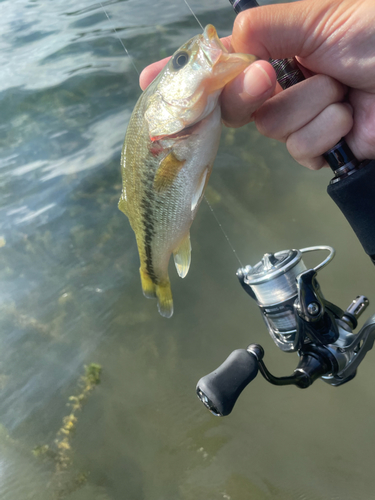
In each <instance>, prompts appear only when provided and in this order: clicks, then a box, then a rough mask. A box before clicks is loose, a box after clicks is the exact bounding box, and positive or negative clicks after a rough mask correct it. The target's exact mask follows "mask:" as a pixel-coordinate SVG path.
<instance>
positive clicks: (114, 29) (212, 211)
mask: <svg viewBox="0 0 375 500" xmlns="http://www.w3.org/2000/svg"><path fill="white" fill-rule="evenodd" d="M183 1H184V2H185V4H186V6H187V7H188V9H189V10H190V12H191V13H192V15H193V16H194V18H195V19H196V21H197V23H198V24H199V26H200V27H201V29H202V31H204V28H203V26H202V24H201V23H200V21H199V19H198V17H197V16H196V15H195V13H194V11H193V9H192V8H191V7H190V5H189V3H188V2H187V0H183ZM99 5H100V7H101V8H102V10H103V12H104V14H105V15H106V17H107V19H108V21H110V22H111V21H112V19H111V18H110V17H109V15H108V13H107V11H106V10H105V8H104V6H103V4H102V2H99ZM112 29H113V31H114V32H115V34H116V37H117V39H118V40H119V42H120V43H121V45H122V47H123V49H124V51H125V53H126V55H127V56H128V57H129V59H130V62H131V63H132V65H133V68H134V69H135V71H136V72H137V74H138V76H139V74H140V73H139V71H138V68H137V66H136V65H135V64H134V61H133V58H132V57H131V56H130V54H129V52H128V50H127V48H126V47H125V45H124V43H123V41H122V40H121V38H120V35H119V34H118V32H117V30H116V28H115V27H114V26H112ZM204 199H205V201H206V203H207V205H208V207H209V209H210V211H211V213H212V215H213V216H214V218H215V220H216V222H217V224H218V226H219V227H220V229H221V231H222V233H223V235H224V237H225V239H226V240H227V242H228V245H229V246H230V248H231V250H232V252H233V254H234V255H235V257H236V259H237V260H238V262H239V263H240V266H241V267H244V266H243V264H242V262H241V260H240V258H239V257H238V254H237V252H236V250H235V248H234V246H233V245H232V243H231V241H230V239H229V236H228V235H227V233H226V232H225V231H224V228H223V226H222V224H221V223H220V221H219V219H218V217H217V215H216V213H215V211H214V209H213V208H212V206H211V205H210V203H209V202H208V200H207V198H206V196H204Z"/></svg>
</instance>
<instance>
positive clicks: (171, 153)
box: [119, 25, 255, 318]
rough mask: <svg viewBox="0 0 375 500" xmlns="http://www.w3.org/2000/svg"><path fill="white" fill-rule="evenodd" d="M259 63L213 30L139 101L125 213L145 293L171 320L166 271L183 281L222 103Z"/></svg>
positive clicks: (129, 141)
mask: <svg viewBox="0 0 375 500" xmlns="http://www.w3.org/2000/svg"><path fill="white" fill-rule="evenodd" d="M254 60H255V57H254V56H250V55H247V54H232V53H229V52H228V50H227V49H226V48H225V47H224V45H223V44H222V43H221V41H220V39H219V38H218V36H217V33H216V30H215V28H214V27H213V26H212V25H208V26H206V28H205V30H204V33H203V34H200V35H197V36H195V37H194V38H192V39H191V40H189V41H188V42H186V43H185V44H184V45H182V47H181V48H179V49H178V50H177V51H176V52H175V54H174V55H173V56H172V58H171V59H170V60H169V62H168V63H167V65H166V66H165V68H164V69H163V70H162V72H161V73H160V74H159V75H158V76H157V77H156V78H155V80H154V81H153V82H152V83H151V84H150V85H149V86H148V87H147V89H146V90H145V91H144V92H143V94H142V95H141V97H140V98H139V100H138V102H137V104H136V106H135V108H134V111H133V113H132V116H131V118H130V121H129V125H128V128H127V132H126V136H125V142H124V147H123V150H122V156H121V166H122V194H121V198H120V201H119V208H120V210H121V211H122V212H124V213H125V214H126V215H127V216H128V218H129V221H130V224H131V227H132V228H133V230H134V233H135V236H136V240H137V246H138V252H139V258H140V262H141V267H140V274H141V283H142V289H143V293H144V295H145V296H146V297H148V298H151V297H156V298H157V299H158V309H159V312H160V314H161V315H162V316H165V317H167V318H170V317H171V316H172V314H173V300H172V293H171V287H170V282H169V276H168V263H169V260H170V256H171V254H172V253H173V256H174V262H175V265H176V269H177V272H178V274H179V276H180V277H181V278H184V277H185V276H186V274H187V272H188V270H189V266H190V258H191V245H190V226H191V224H192V222H193V219H194V217H195V215H196V213H197V210H198V206H199V204H200V202H201V200H202V198H203V194H204V190H205V187H206V185H207V182H208V178H209V177H210V174H211V170H212V165H213V162H214V159H215V156H216V153H217V150H218V147H219V141H220V133H221V112H220V105H219V96H220V93H221V91H222V90H223V88H224V86H225V85H226V84H227V83H228V82H229V81H231V80H232V79H233V78H235V77H236V76H237V75H239V74H240V73H241V72H242V71H243V70H244V69H245V68H246V67H247V66H248V65H249V64H250V63H251V62H253V61H254Z"/></svg>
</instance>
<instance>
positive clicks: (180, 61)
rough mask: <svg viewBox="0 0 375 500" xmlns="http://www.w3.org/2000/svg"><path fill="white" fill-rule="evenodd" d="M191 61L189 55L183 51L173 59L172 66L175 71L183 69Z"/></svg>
mask: <svg viewBox="0 0 375 500" xmlns="http://www.w3.org/2000/svg"><path fill="white" fill-rule="evenodd" d="M188 60H189V54H188V53H187V52H185V51H183V50H181V51H180V52H177V54H176V55H175V56H174V57H173V59H172V64H173V67H174V69H181V68H183V67H184V66H185V65H186V64H187V62H188Z"/></svg>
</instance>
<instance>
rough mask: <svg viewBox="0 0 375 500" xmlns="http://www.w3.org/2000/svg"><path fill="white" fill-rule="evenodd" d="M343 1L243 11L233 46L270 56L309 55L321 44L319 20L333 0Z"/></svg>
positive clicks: (275, 57)
mask: <svg viewBox="0 0 375 500" xmlns="http://www.w3.org/2000/svg"><path fill="white" fill-rule="evenodd" d="M339 3H340V2H338V1H337V0H329V1H327V0H321V1H320V2H314V3H313V2H309V1H300V2H296V3H290V4H279V5H268V6H262V7H257V8H255V9H249V10H246V11H244V12H241V13H240V14H239V15H238V16H237V18H236V20H235V23H234V27H233V34H232V46H233V48H234V50H235V51H236V52H243V53H247V54H254V55H256V56H257V57H259V58H260V59H266V60H268V59H270V58H272V59H285V58H288V57H294V56H299V57H301V58H305V57H307V56H308V55H310V54H311V53H312V52H313V51H314V50H315V49H316V48H317V46H318V44H319V40H317V38H319V30H317V29H316V28H317V27H318V26H319V22H322V21H323V20H324V17H325V16H327V15H328V14H329V11H330V10H331V9H332V8H333V7H334V6H333V4H339ZM316 4H318V5H316Z"/></svg>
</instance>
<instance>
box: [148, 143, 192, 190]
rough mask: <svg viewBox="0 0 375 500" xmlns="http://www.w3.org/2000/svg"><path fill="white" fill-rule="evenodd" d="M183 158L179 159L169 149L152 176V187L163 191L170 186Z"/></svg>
mask: <svg viewBox="0 0 375 500" xmlns="http://www.w3.org/2000/svg"><path fill="white" fill-rule="evenodd" d="M184 163H185V160H179V159H178V158H176V156H175V155H174V153H173V151H171V152H170V153H169V154H168V155H167V156H166V157H165V158H164V159H163V160H162V161H161V162H160V165H159V168H158V169H157V171H156V174H155V178H154V189H155V190H156V191H157V192H159V193H160V192H161V191H164V190H165V189H168V188H169V187H171V186H172V184H173V182H174V180H175V179H176V177H177V174H178V173H179V171H180V170H181V168H182V167H183V165H184Z"/></svg>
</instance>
